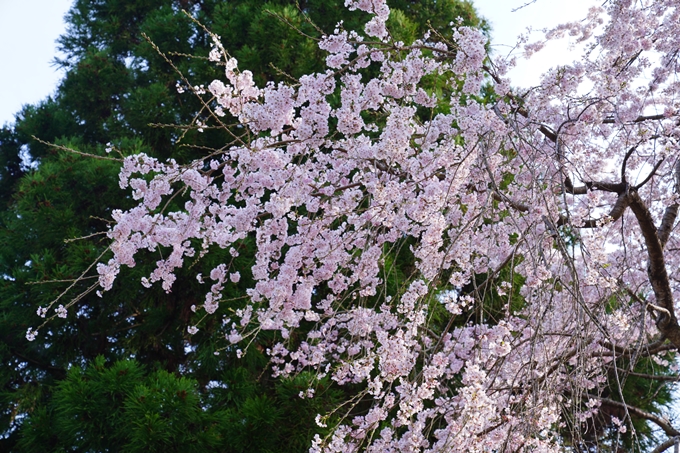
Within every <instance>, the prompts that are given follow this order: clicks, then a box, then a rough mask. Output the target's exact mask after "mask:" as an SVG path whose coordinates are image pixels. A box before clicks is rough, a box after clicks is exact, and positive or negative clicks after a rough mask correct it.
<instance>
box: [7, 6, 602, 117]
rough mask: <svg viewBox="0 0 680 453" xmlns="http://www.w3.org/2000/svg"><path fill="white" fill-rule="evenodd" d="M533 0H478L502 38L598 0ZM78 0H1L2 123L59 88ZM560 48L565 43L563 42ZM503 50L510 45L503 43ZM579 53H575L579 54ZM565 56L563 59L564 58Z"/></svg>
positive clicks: (530, 66)
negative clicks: (58, 57)
mask: <svg viewBox="0 0 680 453" xmlns="http://www.w3.org/2000/svg"><path fill="white" fill-rule="evenodd" d="M527 1H529V0H475V1H474V2H473V3H474V5H475V6H476V7H477V8H478V10H479V11H480V13H481V14H482V15H483V16H484V17H486V18H487V19H489V20H490V22H491V23H492V25H493V27H494V33H493V36H494V41H495V42H496V43H497V44H499V45H500V44H512V43H514V42H515V39H514V38H515V37H516V36H517V34H519V33H522V32H524V31H525V29H526V27H528V26H532V27H533V28H535V29H540V28H543V27H549V26H554V25H557V24H558V23H559V22H562V21H566V20H574V19H578V18H579V17H582V16H583V15H584V13H585V11H586V5H588V4H592V3H593V2H592V0H570V2H569V6H570V7H569V9H565V8H564V3H563V2H558V1H555V0H537V1H536V2H534V3H533V4H531V5H529V6H527V7H526V8H522V9H520V10H519V11H517V12H512V10H513V9H515V8H517V7H519V6H521V5H523V4H525V3H527ZM72 3H73V0H0V69H1V70H0V125H1V124H4V123H7V122H12V121H13V120H14V114H15V113H16V112H18V111H19V110H20V109H21V106H22V105H23V104H32V103H36V102H38V101H40V100H41V99H44V98H45V97H46V96H48V95H49V94H51V93H53V92H54V90H55V89H56V87H57V84H58V82H59V80H60V78H61V76H62V73H61V72H59V71H57V68H56V67H54V66H51V64H50V63H51V61H52V60H53V59H54V56H55V54H56V43H55V40H56V39H57V37H58V36H59V35H60V34H62V33H63V32H64V31H65V24H64V22H63V16H64V14H65V13H66V11H67V10H68V9H69V7H70V5H71V4H72ZM557 47H558V48H559V46H557ZM497 49H498V50H497V51H498V52H503V51H504V49H508V48H507V47H500V46H499V47H497ZM555 49H556V48H555V47H554V48H553V49H551V51H549V52H546V51H544V52H541V53H539V54H538V55H537V56H536V57H534V58H532V60H531V61H530V62H529V63H525V64H522V65H521V66H520V67H518V68H517V69H515V70H514V71H513V73H512V76H513V80H514V82H515V84H517V85H524V86H527V85H532V84H535V83H536V82H537V81H538V75H539V74H540V73H542V72H544V71H545V70H546V69H548V68H549V67H550V66H552V65H555V64H557V63H559V62H564V57H565V52H566V46H562V47H561V48H559V49H558V50H557V51H555ZM576 56H577V55H574V56H573V57H571V58H572V59H573V58H576ZM558 59H559V60H558Z"/></svg>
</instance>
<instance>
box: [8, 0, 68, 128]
mask: <svg viewBox="0 0 680 453" xmlns="http://www.w3.org/2000/svg"><path fill="white" fill-rule="evenodd" d="M72 3H73V0H0V125H3V124H5V123H9V122H13V121H14V114H15V113H16V112H18V111H19V110H21V107H22V105H24V104H34V103H37V102H38V101H40V100H42V99H44V98H46V97H47V96H48V95H50V94H51V93H53V92H54V91H55V89H56V87H57V84H58V82H59V80H60V79H61V77H62V75H63V74H62V73H61V72H60V71H57V68H56V67H55V66H53V65H51V62H52V60H53V59H54V57H55V56H56V46H57V44H56V42H55V40H56V39H57V38H58V37H59V35H61V34H62V33H64V31H65V30H66V25H65V24H64V21H63V17H64V14H66V11H67V10H68V9H69V8H70V6H71V4H72Z"/></svg>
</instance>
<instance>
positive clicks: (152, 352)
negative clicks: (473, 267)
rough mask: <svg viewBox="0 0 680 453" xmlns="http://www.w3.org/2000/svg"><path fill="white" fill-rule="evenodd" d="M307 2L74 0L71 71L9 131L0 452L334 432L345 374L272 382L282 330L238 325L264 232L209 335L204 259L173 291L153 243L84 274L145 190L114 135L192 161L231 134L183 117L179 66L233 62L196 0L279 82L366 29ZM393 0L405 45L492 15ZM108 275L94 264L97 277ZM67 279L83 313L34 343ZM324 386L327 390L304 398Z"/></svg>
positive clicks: (242, 443)
mask: <svg viewBox="0 0 680 453" xmlns="http://www.w3.org/2000/svg"><path fill="white" fill-rule="evenodd" d="M299 5H300V8H299V9H298V7H297V6H296V3H295V2H294V1H292V0H271V1H269V2H266V3H263V2H259V1H253V0H238V1H229V2H224V1H218V0H203V1H197V0H140V1H134V2H131V1H127V0H76V1H75V2H74V5H73V7H72V8H71V10H70V12H69V13H68V15H67V18H66V19H67V22H68V31H67V33H66V34H65V35H63V36H62V37H61V38H60V39H59V44H60V47H61V50H62V52H63V54H64V55H65V57H64V58H63V59H62V60H59V61H57V63H58V64H59V65H60V66H61V67H62V68H64V69H66V75H65V77H64V79H63V81H62V82H61V84H60V86H59V89H58V91H57V92H56V93H55V95H54V96H53V97H50V98H47V99H46V100H44V101H43V102H41V103H39V104H37V105H32V106H26V107H25V108H24V109H23V110H22V111H21V112H19V113H18V114H17V116H16V122H15V123H14V124H13V125H11V126H6V127H4V128H2V129H0V195H2V199H3V203H2V205H0V272H1V274H2V276H3V279H2V280H0V360H2V367H0V426H2V434H3V435H2V438H0V450H2V451H17V452H22V451H26V452H43V451H64V452H66V451H160V450H165V451H199V450H200V451H205V450H208V451H225V452H258V451H262V452H265V451H269V452H288V451H290V452H296V451H306V450H307V448H308V445H309V442H310V439H311V438H312V436H313V435H314V434H316V433H321V434H323V433H324V429H322V428H320V427H319V426H317V425H316V424H315V422H314V418H315V416H316V415H317V414H319V413H327V412H329V411H330V410H331V409H332V408H333V407H335V406H336V404H337V403H338V402H339V401H340V400H341V399H344V398H341V396H343V394H342V393H341V392H340V391H339V390H338V389H337V388H336V387H335V386H334V385H333V384H332V383H331V382H330V381H328V380H315V379H313V378H312V376H309V375H306V374H304V373H303V374H301V375H300V376H298V377H296V378H295V379H291V380H283V381H281V380H276V381H274V380H272V379H271V378H270V377H269V372H268V360H267V357H266V355H265V354H264V353H263V352H264V351H265V350H266V349H267V348H269V347H271V346H272V345H273V344H274V343H275V342H276V341H278V340H277V339H276V338H274V337H273V335H271V334H269V335H265V334H263V335H260V336H259V337H258V338H256V339H255V341H254V342H253V344H252V345H251V347H250V349H249V351H248V352H247V354H246V355H245V357H243V358H242V359H237V358H236V356H235V351H233V350H232V349H231V347H229V346H227V343H226V341H225V340H224V334H225V333H226V326H224V325H223V324H222V323H221V322H219V319H221V315H228V314H229V313H231V311H230V310H234V309H236V308H238V307H239V306H241V304H242V303H243V301H244V294H245V292H244V289H245V288H246V287H248V286H249V285H250V284H251V282H252V277H251V276H250V271H249V270H250V267H251V266H252V256H253V253H252V250H251V249H252V247H251V244H250V242H249V241H248V240H245V241H243V243H242V244H241V249H240V250H239V251H240V253H241V254H240V256H239V257H238V258H236V259H235V262H234V264H235V267H237V268H239V269H240V273H241V276H242V278H241V282H240V283H239V284H238V285H236V284H234V285H232V286H229V287H227V288H226V289H225V293H224V298H225V299H229V300H231V301H230V302H229V304H224V306H223V307H222V308H221V309H220V311H218V313H217V316H215V317H209V318H206V319H205V320H204V321H202V322H201V323H200V324H199V327H200V331H199V332H198V333H197V334H196V335H194V336H189V335H188V334H187V331H186V327H187V326H188V325H192V324H195V323H197V322H198V321H199V318H198V316H197V315H195V314H194V313H193V312H192V310H191V306H192V305H200V304H201V303H202V299H201V297H202V294H204V293H205V291H206V287H205V286H202V285H200V284H199V283H198V282H197V281H196V280H195V278H191V277H189V274H190V273H188V272H187V273H186V275H182V273H181V272H180V275H179V276H178V281H177V282H176V284H175V286H174V287H173V290H172V292H171V293H165V292H164V291H162V290H161V289H160V288H158V287H154V288H152V289H150V290H147V289H145V288H143V287H142V286H141V285H140V284H139V281H140V278H141V277H143V276H146V275H148V274H149V272H150V269H151V266H152V265H153V263H154V262H155V261H156V260H157V259H158V257H159V254H160V253H163V251H158V252H156V253H155V254H154V253H151V252H149V253H148V254H147V255H146V256H140V257H139V258H138V260H137V261H138V264H137V266H136V267H135V268H132V269H124V270H123V271H122V274H121V276H120V278H119V282H118V283H117V284H116V285H115V286H114V288H113V290H112V291H109V292H107V293H106V294H105V295H104V297H103V298H99V297H97V296H96V295H95V293H94V290H95V289H96V279H95V278H87V279H80V280H78V279H79V277H80V276H81V275H83V272H85V271H86V270H87V269H88V267H89V266H90V265H91V264H92V263H93V262H95V261H97V260H99V261H102V260H106V259H108V255H107V252H106V247H107V243H108V239H107V238H106V236H105V235H103V234H101V233H102V232H105V231H106V229H107V227H108V225H109V222H110V219H111V214H112V211H113V209H127V208H129V207H131V206H132V201H133V200H132V199H131V196H130V194H129V193H123V192H121V191H120V189H119V187H118V180H117V172H118V170H119V164H118V163H117V162H115V161H112V160H107V159H106V158H107V157H111V156H114V157H116V156H115V153H113V154H111V155H110V156H109V155H107V154H106V153H105V151H104V149H105V147H106V144H107V143H108V142H110V143H112V144H113V145H114V146H115V147H116V149H117V150H120V151H122V152H123V153H124V154H130V153H135V152H145V153H147V154H150V155H153V156H155V157H158V158H161V159H166V158H170V157H172V158H175V159H177V160H178V161H180V162H183V161H187V160H189V159H193V158H195V157H197V156H200V155H201V154H202V153H203V149H202V147H220V146H222V145H223V144H224V143H225V141H226V140H227V138H226V137H225V136H224V135H223V133H221V132H220V133H217V132H214V131H206V132H204V133H198V131H196V130H195V129H177V128H176V127H167V126H173V125H186V124H192V121H194V119H195V118H196V117H198V118H200V117H201V115H205V112H202V106H201V104H200V103H199V101H198V100H197V99H195V98H194V97H192V96H186V95H184V96H181V95H180V94H179V93H178V92H177V84H178V82H179V83H180V84H182V83H184V82H183V81H182V80H181V78H180V76H179V75H178V73H177V72H176V71H175V68H176V69H177V70H179V71H181V73H182V74H184V75H185V76H186V77H187V78H188V79H189V80H190V81H192V83H196V84H201V83H204V84H205V83H209V82H210V81H211V80H213V79H215V78H220V77H222V74H221V68H220V67H216V66H215V65H214V64H213V63H211V62H209V61H208V60H207V55H208V52H209V50H210V44H211V40H210V38H209V36H208V35H207V34H206V33H205V32H204V30H202V29H201V28H200V27H199V26H198V25H197V23H195V22H194V21H192V20H191V19H190V18H189V17H187V16H186V15H185V14H184V13H182V12H181V10H182V9H184V10H187V11H189V12H190V13H191V15H192V16H194V17H195V18H197V19H198V20H199V21H200V22H201V23H203V24H205V25H206V27H207V28H208V29H210V30H212V31H213V32H215V33H217V34H218V35H220V36H221V37H222V41H223V43H224V45H225V47H226V48H227V49H228V50H229V51H230V52H231V54H232V55H233V56H234V57H236V58H237V59H238V60H239V63H240V66H241V67H243V68H248V69H250V70H252V71H253V73H254V74H255V77H256V79H257V81H258V82H259V83H265V82H268V81H275V82H277V81H282V80H290V77H291V76H292V77H298V76H300V75H302V74H305V73H309V72H311V71H319V70H322V69H323V61H324V59H325V53H324V52H322V51H320V50H319V49H318V47H317V45H316V41H315V39H318V38H319V37H321V35H322V34H323V33H325V32H330V31H332V30H333V29H334V28H335V27H336V25H337V24H338V22H340V21H344V24H345V26H346V27H347V28H358V29H361V27H362V26H363V23H364V22H365V21H366V15H364V14H363V13H361V12H350V11H348V10H347V9H346V8H345V7H344V1H343V0H333V1H328V0H309V1H300V2H299ZM391 6H392V9H393V15H392V18H391V19H390V24H391V26H393V27H394V29H395V33H398V36H395V37H397V38H398V39H401V40H404V41H406V42H408V41H411V40H413V39H415V37H417V36H419V35H420V34H422V33H423V32H424V31H426V30H427V28H428V24H427V21H428V20H432V25H433V26H434V27H439V26H446V27H448V23H449V22H451V21H453V20H455V18H456V17H457V16H459V15H461V16H462V17H464V19H465V23H467V24H470V25H479V24H480V21H479V19H478V18H477V16H476V15H475V13H474V9H473V8H472V7H471V5H470V4H469V3H468V2H459V1H457V0H447V1H445V2H430V1H426V0H419V1H410V0H409V1H396V2H392V4H391ZM317 27H318V28H317ZM144 35H146V36H147V37H148V38H149V39H150V40H151V41H152V42H153V43H154V45H155V46H157V48H155V47H154V45H152V44H151V43H150V42H149V41H147V39H145V38H144ZM158 49H160V50H161V51H162V52H164V53H165V56H166V57H167V58H168V60H169V61H170V62H171V63H172V65H174V68H173V67H172V66H171V65H170V64H168V61H166V60H165V58H164V57H163V56H161V55H159V53H158ZM48 143H53V144H57V145H59V146H61V147H65V148H70V149H75V150H77V151H78V152H80V153H86V154H89V155H92V156H98V157H99V158H92V157H86V156H81V155H77V154H74V153H72V152H66V151H63V150H62V149H59V148H55V147H54V146H51V145H49V144H48ZM181 202H183V200H181V197H178V198H177V199H176V200H175V201H174V203H181ZM79 238H80V239H79ZM404 250H406V249H404ZM214 252H215V253H214ZM214 252H213V251H211V253H210V254H208V256H207V257H206V258H205V259H202V260H197V261H196V262H194V263H189V264H190V265H191V266H192V267H191V271H192V272H193V273H195V271H196V270H197V269H199V270H200V271H202V272H204V273H208V272H209V271H210V269H212V268H213V267H214V266H215V265H216V264H218V263H219V262H221V261H229V260H231V259H232V258H231V257H230V256H228V255H226V253H224V252H221V251H214ZM394 259H395V260H397V259H403V255H399V256H398V257H397V255H395V256H394ZM408 268H409V262H408V259H406V260H405V261H400V262H398V263H397V265H396V266H390V269H391V270H389V271H388V273H389V274H390V277H389V278H388V280H389V285H390V289H389V291H390V292H395V293H396V292H397V291H400V288H401V289H403V287H404V286H403V285H404V284H406V283H407V281H408V279H409V278H410V273H409V270H408ZM93 274H94V273H93V272H92V269H90V272H89V273H87V272H86V274H85V275H87V276H92V275H93ZM67 289H68V291H67V292H66V293H65V295H64V296H63V297H62V298H61V299H60V300H59V301H58V302H57V303H56V305H53V306H52V307H51V309H50V311H49V312H48V316H51V315H53V314H54V309H55V308H57V306H58V305H59V304H64V305H67V304H69V303H71V302H72V301H74V298H76V296H78V295H80V294H85V296H84V297H82V298H79V299H77V300H75V302H74V305H73V306H72V307H71V308H70V309H69V312H68V317H67V319H61V318H54V319H52V320H50V321H49V322H48V323H47V324H46V325H45V326H44V327H43V328H42V330H41V332H40V335H39V336H38V338H37V339H36V341H34V342H28V341H26V338H25V333H26V330H27V328H28V327H29V326H31V327H36V326H37V325H39V324H40V322H41V321H42V320H41V319H40V318H39V317H38V316H37V315H36V310H37V309H38V307H47V306H48V304H50V303H51V302H52V301H54V300H55V299H56V298H58V297H59V296H60V294H62V293H63V292H64V291H65V290H67ZM312 384H313V385H314V386H315V391H316V396H315V398H312V399H307V398H305V399H301V398H300V397H299V394H300V392H303V393H304V392H306V391H307V390H308V389H309V387H310V385H312ZM354 390H356V389H349V388H345V389H343V391H344V392H352V391H354ZM344 396H345V397H346V395H344ZM328 424H329V426H332V424H333V420H328ZM263 433H266V435H263Z"/></svg>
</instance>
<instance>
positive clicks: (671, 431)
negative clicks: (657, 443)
mask: <svg viewBox="0 0 680 453" xmlns="http://www.w3.org/2000/svg"><path fill="white" fill-rule="evenodd" d="M591 397H592V398H596V399H599V400H600V401H601V402H602V404H603V405H605V406H610V407H618V408H620V409H625V410H626V411H628V412H629V413H631V414H634V415H637V416H638V417H641V418H644V419H646V420H649V421H650V422H652V423H654V424H655V425H657V426H658V427H659V428H661V429H662V430H663V431H664V432H665V433H666V435H668V436H671V437H675V436H680V431H678V430H677V429H675V428H674V427H673V425H671V423H670V422H669V421H668V420H667V419H665V418H663V417H659V416H658V415H656V414H652V413H651V412H647V411H643V410H642V409H640V408H639V407H635V406H631V405H630V404H625V403H621V402H619V401H614V400H612V399H609V398H602V397H597V396H595V395H591Z"/></svg>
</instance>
